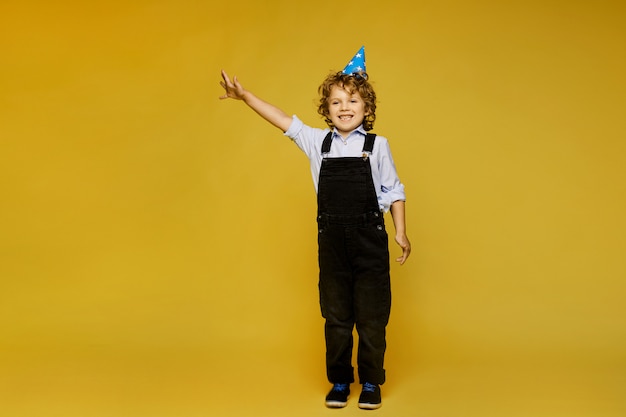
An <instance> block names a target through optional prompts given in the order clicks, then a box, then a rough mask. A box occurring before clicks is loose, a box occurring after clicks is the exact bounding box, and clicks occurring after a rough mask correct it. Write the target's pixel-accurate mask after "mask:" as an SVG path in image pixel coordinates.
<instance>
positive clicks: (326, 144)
mask: <svg viewBox="0 0 626 417" xmlns="http://www.w3.org/2000/svg"><path fill="white" fill-rule="evenodd" d="M332 143H333V131H332V130H331V131H330V132H328V135H326V137H325V138H324V142H322V155H325V154H327V153H329V152H330V145H332Z"/></svg>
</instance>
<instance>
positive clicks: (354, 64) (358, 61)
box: [343, 46, 365, 75]
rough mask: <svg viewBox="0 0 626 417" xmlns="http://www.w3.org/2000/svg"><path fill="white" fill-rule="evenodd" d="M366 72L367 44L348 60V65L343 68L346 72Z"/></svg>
mask: <svg viewBox="0 0 626 417" xmlns="http://www.w3.org/2000/svg"><path fill="white" fill-rule="evenodd" d="M362 72H365V46H362V47H361V49H359V51H358V52H357V53H356V54H354V57H353V58H352V59H351V60H350V62H348V65H346V67H345V68H344V69H343V73H344V74H350V75H357V74H360V73H362Z"/></svg>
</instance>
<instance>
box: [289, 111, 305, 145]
mask: <svg viewBox="0 0 626 417" xmlns="http://www.w3.org/2000/svg"><path fill="white" fill-rule="evenodd" d="M291 119H292V121H291V124H290V125H289V129H287V131H286V132H285V133H284V135H285V136H287V137H289V138H291V139H292V140H295V139H296V137H297V136H298V134H299V133H300V131H301V130H302V128H303V127H304V123H302V121H301V120H300V119H298V116H296V115H295V114H294V115H293V116H292V117H291Z"/></svg>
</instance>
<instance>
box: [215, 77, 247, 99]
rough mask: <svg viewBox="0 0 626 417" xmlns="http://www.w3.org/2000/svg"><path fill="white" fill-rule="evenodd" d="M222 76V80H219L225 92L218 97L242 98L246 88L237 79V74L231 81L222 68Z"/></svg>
mask: <svg viewBox="0 0 626 417" xmlns="http://www.w3.org/2000/svg"><path fill="white" fill-rule="evenodd" d="M222 78H223V79H224V81H220V85H221V86H222V87H223V88H224V90H225V92H226V94H224V95H223V96H220V99H221V100H224V99H227V98H234V99H235V100H243V96H244V94H245V93H246V90H245V89H244V88H243V87H242V85H241V84H240V83H239V80H237V76H236V75H235V76H234V77H233V80H232V81H231V80H230V78H229V77H228V74H226V71H224V70H222Z"/></svg>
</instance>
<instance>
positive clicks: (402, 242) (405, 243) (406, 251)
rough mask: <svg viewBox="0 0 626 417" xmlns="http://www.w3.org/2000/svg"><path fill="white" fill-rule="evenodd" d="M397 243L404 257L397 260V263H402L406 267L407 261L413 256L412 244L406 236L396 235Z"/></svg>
mask: <svg viewBox="0 0 626 417" xmlns="http://www.w3.org/2000/svg"><path fill="white" fill-rule="evenodd" d="M396 243H397V244H398V245H399V246H400V247H401V248H402V256H399V257H397V258H396V262H400V265H404V263H405V262H406V259H407V258H408V257H409V255H410V254H411V242H409V238H407V237H406V235H405V234H401V235H396Z"/></svg>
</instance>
